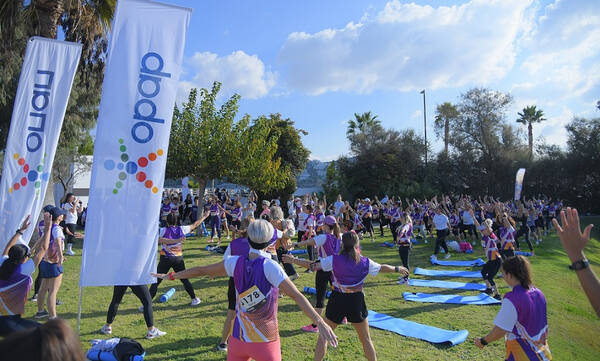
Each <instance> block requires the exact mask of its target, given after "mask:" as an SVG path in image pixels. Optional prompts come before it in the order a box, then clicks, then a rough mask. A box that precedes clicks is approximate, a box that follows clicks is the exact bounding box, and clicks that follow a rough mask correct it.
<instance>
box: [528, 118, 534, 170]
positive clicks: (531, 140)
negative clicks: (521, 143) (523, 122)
mask: <svg viewBox="0 0 600 361" xmlns="http://www.w3.org/2000/svg"><path fill="white" fill-rule="evenodd" d="M528 128H529V129H528V130H529V161H530V162H531V161H532V160H533V124H531V122H529V127H528Z"/></svg>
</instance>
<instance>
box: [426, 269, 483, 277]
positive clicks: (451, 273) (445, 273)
mask: <svg viewBox="0 0 600 361" xmlns="http://www.w3.org/2000/svg"><path fill="white" fill-rule="evenodd" d="M414 273H415V274H416V275H422V276H436V277H464V278H482V277H481V272H479V271H463V270H437V269H426V268H419V267H417V268H415V272H414Z"/></svg>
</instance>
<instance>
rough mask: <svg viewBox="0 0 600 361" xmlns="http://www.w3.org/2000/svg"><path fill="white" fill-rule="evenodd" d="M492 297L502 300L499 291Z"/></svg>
mask: <svg viewBox="0 0 600 361" xmlns="http://www.w3.org/2000/svg"><path fill="white" fill-rule="evenodd" d="M494 298H495V299H497V300H498V301H502V296H500V294H499V293H497V294H496V295H495V296H494Z"/></svg>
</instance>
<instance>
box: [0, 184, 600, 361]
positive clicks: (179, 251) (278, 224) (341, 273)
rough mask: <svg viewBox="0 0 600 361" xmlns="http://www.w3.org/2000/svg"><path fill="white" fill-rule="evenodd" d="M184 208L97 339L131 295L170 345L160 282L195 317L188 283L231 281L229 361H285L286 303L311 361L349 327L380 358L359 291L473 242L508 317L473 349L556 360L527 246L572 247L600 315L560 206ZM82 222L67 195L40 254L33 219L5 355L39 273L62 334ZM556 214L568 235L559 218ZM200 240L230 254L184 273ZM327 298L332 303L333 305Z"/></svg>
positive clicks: (593, 284)
mask: <svg viewBox="0 0 600 361" xmlns="http://www.w3.org/2000/svg"><path fill="white" fill-rule="evenodd" d="M183 198H184V197H182V195H181V194H180V193H176V192H172V193H170V192H166V193H165V194H164V199H163V202H162V205H161V208H160V215H159V216H158V222H159V223H160V228H159V234H158V245H159V250H160V255H159V263H158V268H157V273H155V274H153V276H155V277H156V278H157V282H156V283H154V284H152V285H150V287H149V288H148V286H146V285H135V286H132V285H115V286H114V289H113V297H112V300H111V302H110V305H109V308H108V312H107V320H106V324H104V325H103V326H102V327H101V329H100V332H101V333H103V334H107V335H108V334H111V333H112V326H111V325H112V323H113V322H114V320H115V317H116V314H117V311H118V307H119V304H120V302H121V300H122V298H123V296H124V295H125V291H126V289H127V288H128V287H129V288H130V289H131V290H132V291H133V294H134V295H135V296H136V297H138V298H139V299H140V301H141V304H142V305H141V306H140V311H141V312H143V315H144V320H145V322H146V326H147V328H148V331H147V334H146V338H148V339H152V338H155V337H160V336H163V335H165V334H166V332H164V331H161V330H159V329H158V328H157V327H156V326H155V325H154V317H153V310H152V299H153V298H154V297H155V296H156V294H157V289H158V286H159V284H160V283H161V282H162V281H163V280H171V281H172V280H177V279H178V280H180V281H181V282H182V284H183V286H184V289H185V290H186V292H187V293H188V295H189V297H190V300H191V301H190V303H191V305H192V306H197V305H199V304H200V303H201V301H200V298H199V297H198V296H197V295H196V293H195V290H194V289H193V286H192V284H191V282H190V281H189V278H193V277H199V276H211V277H214V276H223V277H229V283H228V290H227V298H228V310H227V315H226V320H225V323H224V326H223V332H222V337H221V341H220V342H219V344H218V345H217V348H218V349H219V350H222V351H227V355H228V356H227V359H228V360H250V359H255V360H281V346H280V341H279V331H278V321H277V308H278V299H279V298H280V297H282V296H283V295H285V296H288V297H290V298H291V299H293V300H294V302H295V303H296V304H297V305H298V307H299V309H300V310H301V311H302V312H304V314H305V315H306V316H307V317H308V318H309V320H310V323H309V324H308V325H306V326H301V325H299V328H301V329H302V330H303V331H305V332H314V333H318V334H319V337H318V341H317V343H316V346H315V356H314V358H315V360H323V359H324V358H325V355H326V352H327V346H328V345H331V346H333V347H336V346H337V338H336V336H335V329H336V327H337V326H338V325H340V324H342V323H351V324H352V326H353V327H354V329H355V330H356V333H357V335H358V338H359V340H360V342H361V344H362V346H363V351H364V355H365V357H366V358H367V359H368V360H375V359H376V358H377V356H376V351H375V348H374V346H373V343H372V341H371V337H370V333H369V324H368V320H367V305H366V302H367V301H366V299H365V295H364V293H363V292H362V290H363V285H364V282H365V280H366V278H367V276H369V275H371V276H376V275H378V274H379V273H381V272H395V273H398V274H399V278H398V283H399V284H405V283H407V282H408V281H409V274H410V253H411V250H412V249H413V243H414V241H415V240H416V239H420V240H422V241H423V242H424V243H428V242H429V241H434V242H432V246H433V247H432V254H431V259H432V261H437V257H438V255H439V254H440V252H441V251H442V250H443V252H444V254H445V258H449V257H450V256H451V249H452V247H449V246H448V243H447V242H448V240H450V239H451V240H453V241H454V243H455V244H454V246H455V248H453V250H454V251H461V250H463V251H464V250H472V249H473V247H476V248H477V242H476V241H478V240H480V241H481V250H482V252H483V253H484V254H485V255H486V258H487V262H486V263H485V264H484V265H483V267H482V270H481V275H482V279H483V280H484V281H485V283H486V286H487V288H486V290H485V292H486V293H488V294H490V295H492V296H493V297H494V298H496V299H498V300H502V306H501V308H500V311H499V313H498V316H497V317H496V319H495V320H494V328H493V329H492V331H491V332H490V333H489V334H488V335H487V336H485V337H481V338H477V339H476V340H475V344H476V345H477V346H478V347H484V346H485V345H486V344H487V343H489V342H493V341H495V340H497V339H499V338H501V337H506V352H507V359H514V360H534V359H535V360H538V359H541V360H547V359H551V355H550V351H549V347H548V344H547V342H546V339H547V333H548V323H547V319H546V300H545V298H544V295H543V293H542V292H541V291H540V290H539V289H537V288H535V287H534V285H533V280H532V279H533V278H532V274H531V268H530V266H529V261H528V260H527V259H526V258H525V257H523V256H520V255H517V256H515V252H516V251H519V250H521V249H522V247H527V248H526V249H528V250H529V252H530V254H531V255H532V256H533V255H535V250H534V243H535V246H536V247H537V246H538V245H539V244H540V242H542V237H543V235H545V234H547V232H550V231H551V229H552V227H553V228H554V229H556V231H557V232H558V234H559V236H560V238H561V240H562V241H563V245H564V247H565V249H566V250H567V254H568V255H569V258H570V259H571V262H573V264H572V268H573V269H574V270H576V272H577V274H578V277H579V278H580V281H581V283H582V285H583V287H584V289H585V291H586V294H587V295H588V298H589V299H590V302H591V303H592V305H593V306H594V308H595V310H596V311H597V312H598V313H599V314H600V304H599V302H600V301H598V299H599V298H600V286H599V283H598V280H597V278H596V277H595V276H594V274H593V272H591V270H590V269H589V267H588V263H587V260H586V259H585V256H584V255H583V248H584V247H585V245H586V243H587V240H589V236H590V230H591V227H587V228H586V230H585V231H584V232H583V233H582V232H581V231H580V228H579V218H578V215H577V213H576V211H574V210H571V209H570V208H567V209H563V204H562V203H561V202H560V201H559V200H552V199H549V198H547V197H543V196H539V197H536V198H531V199H527V200H525V199H524V200H518V201H515V200H510V201H501V200H499V199H496V198H494V197H489V196H486V197H483V198H475V197H470V196H468V195H461V196H446V195H442V196H439V197H433V198H432V199H425V200H416V199H413V200H409V199H404V200H402V199H399V198H395V197H387V196H386V197H384V198H382V199H381V200H380V199H378V197H373V200H371V199H370V198H364V199H357V200H356V201H354V202H349V201H344V200H343V199H342V197H341V196H338V198H337V199H336V200H335V201H334V202H331V203H329V202H328V200H327V199H326V198H325V197H321V198H320V197H318V196H317V195H315V194H312V195H305V196H303V197H291V198H290V199H289V200H287V201H286V204H282V202H281V201H280V200H279V199H272V200H263V201H261V202H259V200H258V197H257V195H256V193H253V192H250V194H249V195H248V196H247V197H241V195H238V196H230V195H229V194H228V192H226V191H224V190H217V191H216V192H212V193H211V194H208V195H206V196H205V197H203V198H202V199H201V198H200V197H198V196H196V197H194V196H192V195H191V194H187V195H186V197H185V199H183ZM257 204H260V206H261V207H260V209H259V208H258V207H257ZM83 211H84V210H83V207H82V206H81V203H80V202H78V200H77V199H75V197H74V196H73V195H72V194H68V195H67V196H66V197H65V200H64V202H63V204H62V206H61V207H60V208H59V207H53V206H46V207H44V210H43V220H42V221H41V222H40V223H39V224H38V225H37V226H38V233H39V238H38V239H37V241H36V242H35V243H34V245H33V246H32V247H31V248H29V247H27V246H25V245H22V244H18V243H17V240H18V239H19V237H20V235H22V234H23V232H24V231H25V230H26V229H27V228H28V227H29V226H30V221H29V217H27V218H26V219H25V221H24V222H23V224H22V226H21V227H20V228H19V230H17V232H16V234H15V235H14V236H13V237H12V238H11V240H10V241H9V243H8V244H7V246H6V248H5V250H4V253H3V258H2V263H1V265H0V300H1V301H2V303H1V307H0V308H2V310H1V311H2V312H1V314H2V316H0V336H9V337H8V338H7V339H5V340H4V341H2V342H0V349H2V347H3V343H5V342H7V340H9V339H10V340H14V338H15V337H18V336H19V335H21V336H23V337H25V336H24V335H27V334H28V333H31V330H32V329H39V328H40V326H41V325H40V324H39V323H38V322H36V321H32V320H28V319H25V318H23V317H22V315H23V314H24V309H25V302H26V300H27V295H28V293H29V291H30V288H31V285H32V283H33V282H32V275H33V273H34V272H35V270H36V268H38V269H39V272H38V278H39V279H40V281H39V285H38V280H36V282H35V283H36V287H35V291H34V293H35V295H34V299H37V303H38V313H37V314H36V315H35V318H37V319H41V318H45V317H48V318H49V319H50V320H51V321H53V322H54V321H55V320H56V319H57V312H56V304H57V302H58V301H57V298H56V297H57V294H58V291H59V288H60V285H61V281H62V272H63V270H62V264H63V262H64V259H65V255H70V254H74V251H73V249H72V246H69V244H71V245H72V243H73V241H74V240H75V237H76V236H80V234H78V232H77V228H76V226H75V225H76V224H78V223H79V222H78V221H79V219H78V215H81V213H82V212H83ZM558 215H560V217H561V223H560V224H559V222H557V220H556V217H557V216H558ZM375 226H378V228H379V229H378V232H379V235H380V236H384V235H385V233H386V232H388V231H389V232H390V234H391V236H392V239H393V242H394V245H395V246H396V247H397V248H398V254H399V263H400V264H401V266H400V265H397V266H393V265H385V264H378V263H377V262H375V261H373V260H372V259H369V258H367V257H365V256H363V255H362V253H361V246H360V242H361V241H363V242H364V241H371V242H374V241H375V238H376V234H377V233H378V232H377V231H376V230H375ZM194 232H196V233H197V234H204V233H206V235H207V237H208V242H209V244H213V247H212V249H213V250H215V251H217V252H220V253H223V261H221V262H218V263H215V264H211V265H207V266H200V267H193V268H190V269H186V266H185V262H184V256H183V245H184V244H185V240H186V237H189V236H190V234H193V233H194ZM223 235H224V236H225V239H227V244H224V240H223V237H222V236H223ZM229 240H231V241H229ZM65 243H66V244H67V246H66V248H65ZM524 243H525V244H526V245H525V244H524ZM304 248H306V253H307V257H306V258H298V257H295V256H294V255H293V254H292V252H291V251H293V250H295V249H304ZM295 266H297V267H302V268H305V269H306V271H305V272H306V273H314V279H315V281H314V282H315V289H316V297H315V300H316V302H315V304H314V306H313V305H311V303H310V302H309V301H308V300H307V299H306V298H305V296H303V295H302V294H301V293H300V292H299V291H298V289H297V288H296V286H295V285H294V283H293V281H294V280H295V279H297V278H298V276H299V274H298V271H297V270H296V267H295ZM171 270H172V271H171ZM499 271H501V272H502V276H503V277H504V280H505V281H506V283H507V284H508V285H509V287H511V288H512V291H510V292H508V293H506V294H505V295H504V297H502V295H500V293H499V291H498V287H497V285H496V283H495V281H494V278H495V277H496V276H497V274H498V272H499ZM328 290H331V296H330V298H329V301H328V302H327V304H325V299H326V294H327V292H328ZM45 306H46V307H47V311H46V309H45ZM49 323H50V321H49ZM49 323H48V324H49ZM61 327H62V326H61ZM66 327H68V325H67V326H66ZM65 337H66V336H65ZM510 357H512V358H510Z"/></svg>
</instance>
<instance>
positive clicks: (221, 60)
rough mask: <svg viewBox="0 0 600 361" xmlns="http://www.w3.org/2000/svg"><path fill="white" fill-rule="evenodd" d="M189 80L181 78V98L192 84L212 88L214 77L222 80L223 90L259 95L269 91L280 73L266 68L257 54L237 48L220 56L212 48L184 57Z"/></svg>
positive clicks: (245, 95)
mask: <svg viewBox="0 0 600 361" xmlns="http://www.w3.org/2000/svg"><path fill="white" fill-rule="evenodd" d="M184 68H185V70H186V73H187V74H188V75H190V77H188V79H189V80H184V81H181V84H180V89H179V96H178V99H179V100H181V98H182V97H183V98H184V99H185V97H187V93H188V92H189V90H190V89H191V88H192V87H195V88H209V89H210V88H211V87H212V84H213V82H214V81H219V82H221V83H222V87H221V94H222V95H224V96H230V95H232V94H233V93H238V94H240V95H241V96H242V97H243V98H249V99H257V98H260V97H263V96H265V95H267V94H268V93H269V91H270V90H271V88H273V86H274V85H275V81H276V78H277V74H276V73H275V72H272V71H270V70H266V69H265V64H264V63H263V62H262V61H261V60H260V59H259V58H258V56H256V55H248V54H246V53H245V52H243V51H241V50H238V51H235V52H233V53H231V54H229V55H227V56H222V57H219V56H218V55H217V54H214V53H211V52H196V53H195V54H194V55H193V56H192V57H191V58H188V59H186V60H185V66H184Z"/></svg>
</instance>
